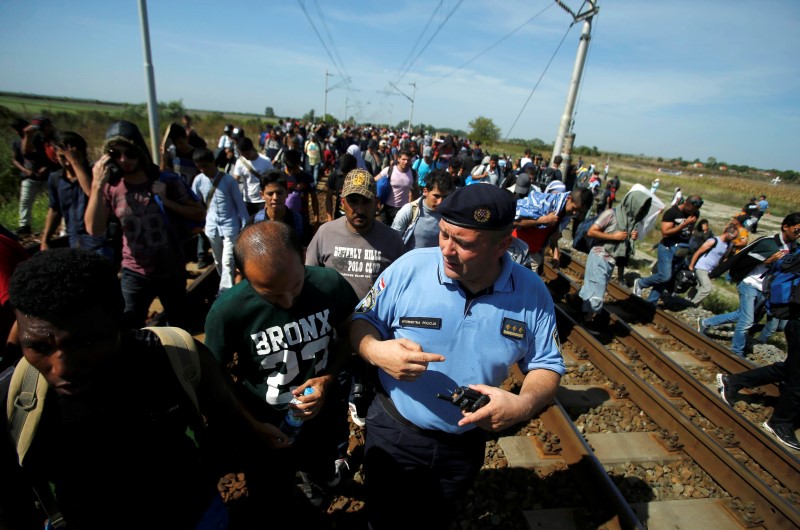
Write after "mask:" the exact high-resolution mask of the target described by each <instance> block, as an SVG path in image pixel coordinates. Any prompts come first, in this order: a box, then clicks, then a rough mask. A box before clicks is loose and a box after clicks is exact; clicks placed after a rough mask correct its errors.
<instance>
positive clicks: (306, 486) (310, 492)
mask: <svg viewBox="0 0 800 530" xmlns="http://www.w3.org/2000/svg"><path fill="white" fill-rule="evenodd" d="M297 476H298V477H300V483H299V484H298V487H299V488H300V491H302V492H303V495H305V496H306V498H307V499H308V500H309V502H310V503H311V504H312V505H313V506H316V507H320V506H322V500H323V498H324V497H325V490H324V489H322V488H321V487H320V486H319V484H317V483H316V482H314V481H313V480H311V476H310V475H309V474H308V473H305V472H303V471H298V472H297Z"/></svg>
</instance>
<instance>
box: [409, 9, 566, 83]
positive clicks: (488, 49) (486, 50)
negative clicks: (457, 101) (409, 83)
mask: <svg viewBox="0 0 800 530" xmlns="http://www.w3.org/2000/svg"><path fill="white" fill-rule="evenodd" d="M553 5H554V4H548V5H547V7H545V8H544V9H542V10H541V11H539V12H538V13H536V14H535V15H533V16H532V17H531V18H529V19H528V20H526V21H525V22H523V23H522V24H520V25H519V26H517V27H516V28H514V29H513V30H511V31H510V32H509V33H507V34H506V35H505V36H503V37H501V38H500V40H498V41H497V42H495V43H494V44H492V45H491V46H489V47H488V48H486V49H485V50H483V51H482V52H480V53H479V54H478V55H476V56H475V57H473V58H472V59H470V60H469V61H467V62H465V63H464V64H462V65H460V66H457V67H456V68H453V69H452V70H450V71H449V72H447V73H445V74H443V75H441V76H440V77H437V78H436V79H434V80H433V81H431V82H430V83H428V84H427V85H425V87H424V88H428V87H429V86H431V85H434V84H436V83H438V82H439V81H441V80H442V79H444V78H445V77H449V76H451V75H453V74H454V73H456V72H458V71H459V70H461V69H462V68H464V67H465V66H467V65H468V64H470V63H471V62H472V61H474V60H476V59H477V58H479V57H480V56H482V55H483V54H485V53H486V52H488V51H490V50H492V49H493V48H495V47H496V46H498V45H499V44H500V43H502V42H503V41H505V40H506V39H508V38H509V37H511V36H512V35H513V34H514V33H516V32H518V31H519V30H521V29H522V28H524V27H525V26H527V25H528V24H530V23H531V22H533V21H534V20H535V19H536V18H538V17H539V16H540V15H542V14H543V13H544V12H545V11H547V10H548V9H550V8H551V7H553Z"/></svg>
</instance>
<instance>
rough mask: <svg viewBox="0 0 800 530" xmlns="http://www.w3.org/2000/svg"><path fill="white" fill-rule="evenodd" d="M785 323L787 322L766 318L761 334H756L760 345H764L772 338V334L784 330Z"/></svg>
mask: <svg viewBox="0 0 800 530" xmlns="http://www.w3.org/2000/svg"><path fill="white" fill-rule="evenodd" d="M787 322H788V321H787V320H780V319H778V318H773V317H768V318H767V323H766V324H764V329H762V330H761V333H759V334H758V342H759V343H761V344H766V343H767V340H768V339H769V338H770V337H771V336H772V334H773V333H775V332H776V331H783V330H784V329H786V323H787Z"/></svg>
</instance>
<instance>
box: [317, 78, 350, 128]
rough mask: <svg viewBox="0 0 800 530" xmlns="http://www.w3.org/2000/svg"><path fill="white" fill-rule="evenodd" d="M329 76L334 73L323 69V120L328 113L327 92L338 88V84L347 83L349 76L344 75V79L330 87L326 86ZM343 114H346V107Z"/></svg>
mask: <svg viewBox="0 0 800 530" xmlns="http://www.w3.org/2000/svg"><path fill="white" fill-rule="evenodd" d="M329 77H334V75H333V74H329V73H328V71H327V70H325V104H324V105H323V107H322V121H325V116H327V115H328V92H330V91H331V90H333V89H334V88H339V87H340V86H342V85H346V84H348V83H349V82H350V78H349V77H345V78H344V79H342V80H341V81H339V82H338V83H336V84H335V85H333V86H332V87H330V88H328V78H329ZM345 114H347V109H345ZM346 118H347V117H346V116H345V119H346Z"/></svg>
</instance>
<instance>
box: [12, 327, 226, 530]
mask: <svg viewBox="0 0 800 530" xmlns="http://www.w3.org/2000/svg"><path fill="white" fill-rule="evenodd" d="M122 341H123V349H122V351H121V352H120V355H119V356H118V357H117V358H116V359H115V360H114V361H113V366H112V367H111V368H110V369H109V373H110V374H111V375H109V376H107V377H106V378H105V379H104V380H103V387H97V388H94V389H93V390H92V396H93V397H91V398H88V397H87V398H83V399H64V398H61V397H60V396H59V395H58V394H56V393H55V392H53V391H50V392H49V393H48V394H47V398H46V400H45V405H44V407H45V408H44V411H43V414H42V418H41V421H40V423H39V426H38V428H37V430H36V435H35V438H34V440H33V443H32V445H31V448H30V450H29V452H28V456H27V457H26V459H25V462H26V469H28V470H29V474H26V475H25V476H37V475H38V476H41V477H42V478H43V479H44V480H46V481H48V482H51V483H53V484H54V485H55V492H56V498H57V502H58V505H59V508H60V509H61V510H62V513H63V514H64V517H65V519H66V521H68V522H69V525H70V527H71V528H72V527H74V528H81V529H85V528H90V529H94V528H98V529H99V528H131V529H133V528H186V529H191V528H194V526H195V524H196V523H197V520H198V519H199V517H200V516H201V515H202V513H203V512H204V511H205V508H206V507H207V506H208V504H209V502H210V500H211V498H212V497H213V495H214V494H215V486H216V480H215V478H214V476H215V473H214V472H212V471H211V469H210V468H211V467H213V466H211V465H210V463H208V462H206V461H205V460H204V458H203V456H202V454H201V451H200V450H199V449H198V448H197V446H196V445H195V442H194V441H193V440H192V439H191V438H190V437H189V436H188V435H187V429H189V428H190V427H194V428H195V429H197V428H198V427H199V423H198V420H199V416H198V415H197V412H196V409H195V408H194V406H193V405H192V403H191V401H190V399H189V397H188V395H187V394H186V392H185V391H184V390H183V389H182V387H181V385H180V383H179V382H178V379H177V377H176V375H175V371H174V370H173V368H172V366H171V365H170V361H169V358H168V357H167V355H166V353H165V351H164V349H163V347H162V346H161V345H160V343H159V342H158V339H157V338H156V337H155V335H154V334H152V332H149V331H135V332H132V333H131V334H130V335H126V336H123V339H122ZM113 374H121V375H118V376H114V375H113ZM0 392H2V400H1V401H2V403H3V408H4V410H5V402H6V400H7V396H8V384H7V382H6V384H5V385H0ZM0 416H2V419H0V425H2V428H3V429H4V430H5V432H7V429H8V427H7V424H6V415H5V414H1V415H0ZM197 432H198V433H199V432H200V431H199V430H198V431H197ZM197 439H198V441H201V439H200V437H197ZM15 457H16V450H15V449H14V447H13V446H12V445H11V441H10V437H8V436H3V437H2V440H0V466H2V469H0V476H2V477H3V480H2V481H0V482H2V483H3V484H2V485H0V493H2V495H0V516H2V517H0V519H2V518H5V516H7V514H9V513H11V512H13V511H24V510H25V509H26V508H27V503H26V502H25V501H24V498H25V497H26V496H27V495H29V494H30V493H31V492H30V490H29V488H26V487H22V486H20V484H23V482H16V485H13V484H12V485H10V484H9V481H10V480H11V479H10V478H9V477H14V476H18V477H20V478H22V475H21V473H22V471H21V470H20V469H19V467H18V466H14V465H13V463H14V458H15ZM207 464H208V465H207ZM8 488H13V489H15V490H16V491H13V492H11V493H10V494H9V495H10V496H7V495H6V494H7V492H8ZM10 503H21V504H19V505H16V506H15V505H12V504H10ZM31 505H32V504H31Z"/></svg>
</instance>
